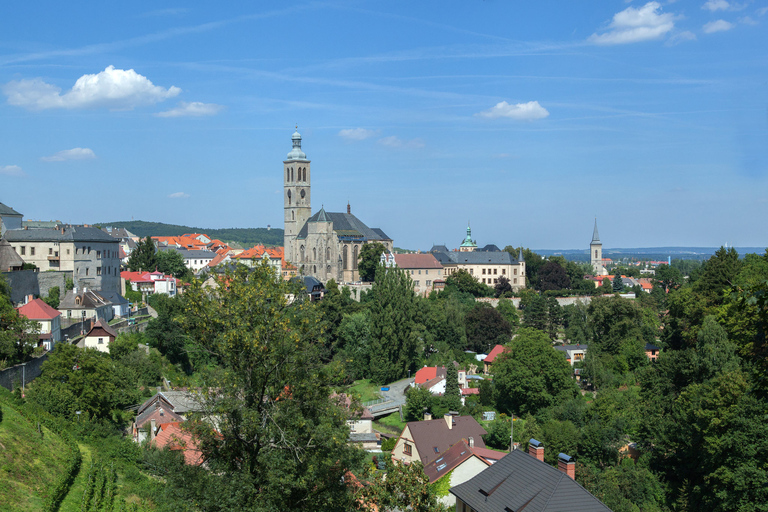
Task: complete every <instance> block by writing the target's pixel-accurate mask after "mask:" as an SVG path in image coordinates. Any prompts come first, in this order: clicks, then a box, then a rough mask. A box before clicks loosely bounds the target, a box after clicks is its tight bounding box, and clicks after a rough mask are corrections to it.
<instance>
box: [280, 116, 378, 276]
mask: <svg viewBox="0 0 768 512" xmlns="http://www.w3.org/2000/svg"><path fill="white" fill-rule="evenodd" d="M291 141H292V143H293V148H292V149H291V151H290V153H288V156H287V158H286V159H285V160H284V161H283V189H284V190H283V193H284V195H283V202H284V208H283V210H284V226H285V228H284V229H285V231H284V239H283V247H284V251H285V260H286V262H287V263H289V264H292V265H295V266H296V268H297V269H298V272H299V273H301V274H303V275H306V276H313V277H315V278H317V279H319V280H320V281H322V282H327V281H328V280H329V279H334V280H336V282H338V283H353V282H357V281H359V280H360V274H359V272H358V270H357V264H358V258H359V255H360V251H361V249H362V247H363V245H365V244H367V243H370V242H380V243H381V244H383V245H384V247H385V249H386V250H387V251H388V252H389V251H392V247H393V241H392V239H391V238H389V237H388V236H387V235H386V234H385V233H384V232H383V231H382V230H381V229H378V228H373V229H372V228H369V227H368V226H367V225H365V224H364V223H363V222H362V221H361V220H360V219H358V218H357V217H355V216H354V215H352V211H351V207H350V205H349V204H348V205H347V212H346V213H335V212H326V211H325V208H320V211H318V212H317V213H315V214H314V215H312V202H311V178H312V172H311V162H310V160H309V159H308V158H307V155H306V154H305V153H304V152H303V151H302V150H301V135H300V134H299V132H298V131H297V132H295V133H294V134H293V136H292V137H291Z"/></svg>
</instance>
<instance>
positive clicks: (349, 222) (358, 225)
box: [297, 208, 391, 241]
mask: <svg viewBox="0 0 768 512" xmlns="http://www.w3.org/2000/svg"><path fill="white" fill-rule="evenodd" d="M310 222H330V223H331V224H332V225H333V231H334V232H336V236H340V237H352V238H362V239H364V240H365V241H371V240H374V241H379V240H391V238H389V237H388V236H387V235H386V233H384V232H383V231H382V230H381V229H378V228H375V229H371V228H369V227H368V226H366V225H365V223H363V221H361V220H360V219H358V218H357V217H355V216H354V215H352V214H351V213H336V212H326V211H325V209H324V208H321V209H320V211H319V212H317V213H316V214H314V215H313V216H311V217H310V218H309V220H308V221H307V223H306V224H304V225H303V226H302V227H301V230H300V231H299V234H298V236H297V238H299V239H304V238H307V233H308V231H309V228H308V227H307V224H309V223H310Z"/></svg>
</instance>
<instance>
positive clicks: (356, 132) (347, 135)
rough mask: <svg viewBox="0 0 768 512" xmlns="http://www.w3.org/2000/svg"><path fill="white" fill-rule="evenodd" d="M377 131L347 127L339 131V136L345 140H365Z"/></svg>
mask: <svg viewBox="0 0 768 512" xmlns="http://www.w3.org/2000/svg"><path fill="white" fill-rule="evenodd" d="M376 133H377V132H375V131H373V130H366V129H365V128H349V129H346V130H340V131H339V137H341V138H342V139H347V140H365V139H370V138H371V137H373V136H374V135H376Z"/></svg>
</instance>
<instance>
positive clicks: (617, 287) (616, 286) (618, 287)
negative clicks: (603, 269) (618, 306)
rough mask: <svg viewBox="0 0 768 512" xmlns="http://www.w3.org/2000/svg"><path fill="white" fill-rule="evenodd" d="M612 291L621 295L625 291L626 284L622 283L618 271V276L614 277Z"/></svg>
mask: <svg viewBox="0 0 768 512" xmlns="http://www.w3.org/2000/svg"><path fill="white" fill-rule="evenodd" d="M611 289H612V290H613V293H621V291H622V290H623V289H624V283H623V282H622V281H621V274H620V273H619V272H618V270H617V271H616V275H614V276H613V281H612V282H611Z"/></svg>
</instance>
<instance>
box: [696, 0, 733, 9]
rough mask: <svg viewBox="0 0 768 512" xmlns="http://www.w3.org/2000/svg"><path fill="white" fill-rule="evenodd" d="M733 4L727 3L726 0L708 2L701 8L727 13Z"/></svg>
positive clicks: (708, 0) (709, 0)
mask: <svg viewBox="0 0 768 512" xmlns="http://www.w3.org/2000/svg"><path fill="white" fill-rule="evenodd" d="M730 7H731V4H729V3H728V2H726V1H725V0H707V2H706V3H705V4H704V5H702V6H701V8H702V9H707V10H708V11H712V12H715V11H727V10H728V9H730Z"/></svg>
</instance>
